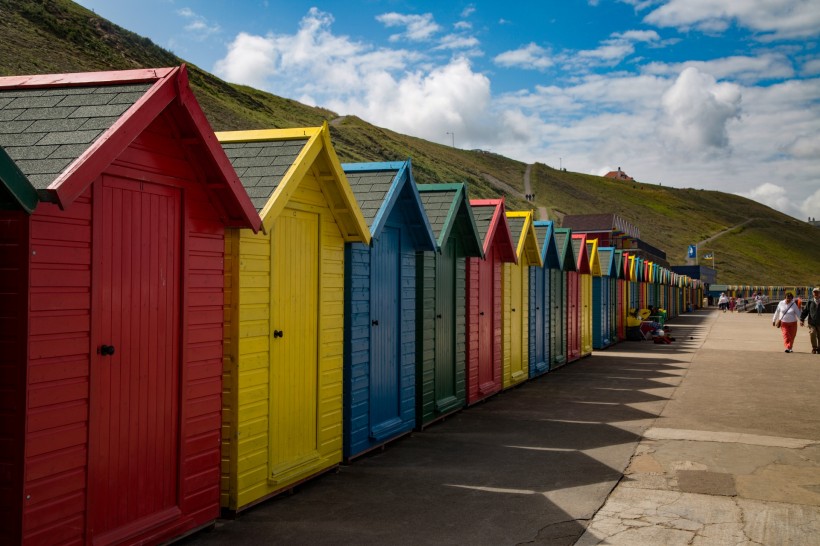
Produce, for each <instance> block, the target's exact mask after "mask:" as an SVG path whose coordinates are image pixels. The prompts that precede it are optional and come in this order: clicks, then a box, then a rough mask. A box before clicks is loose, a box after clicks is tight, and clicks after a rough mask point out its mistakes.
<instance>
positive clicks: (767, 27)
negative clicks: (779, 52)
mask: <svg viewBox="0 0 820 546" xmlns="http://www.w3.org/2000/svg"><path fill="white" fill-rule="evenodd" d="M630 3H632V4H636V2H630ZM638 7H639V9H640V8H643V7H647V5H646V3H643V4H642V5H640V6H638ZM644 21H645V22H647V23H649V24H653V25H657V26H660V27H675V28H678V29H681V30H688V29H690V28H695V29H698V30H701V31H705V32H721V31H723V30H726V29H727V28H729V26H730V25H732V24H733V23H736V24H738V25H739V26H742V27H745V28H748V29H750V30H752V31H755V32H758V33H760V37H761V38H763V39H783V38H807V37H812V36H818V35H820V9H818V5H817V1H816V0H735V1H726V0H669V1H668V2H664V3H663V4H662V5H660V6H659V7H657V8H656V9H653V10H652V11H651V12H650V13H649V14H648V15H647V16H646V17H645V18H644Z"/></svg>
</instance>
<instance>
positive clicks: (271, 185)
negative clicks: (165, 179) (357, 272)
mask: <svg viewBox="0 0 820 546" xmlns="http://www.w3.org/2000/svg"><path fill="white" fill-rule="evenodd" d="M216 137H217V138H218V139H219V142H220V143H221V144H222V148H223V149H224V150H225V153H226V154H227V156H228V157H229V158H230V161H231V164H232V165H233V167H234V169H236V173H237V174H238V175H239V178H240V180H242V185H243V186H245V190H246V191H247V192H248V195H249V196H250V197H251V200H252V201H253V204H254V206H255V207H256V210H257V212H258V214H259V216H260V217H261V218H262V225H263V228H264V229H265V230H266V231H269V230H270V229H271V227H272V226H273V223H274V222H275V221H276V218H277V217H278V216H279V214H280V213H281V212H282V211H283V210H284V208H285V206H286V205H287V204H288V202H289V201H290V198H291V197H292V196H293V194H294V193H295V192H296V190H297V189H298V187H299V184H300V183H301V182H302V180H304V178H305V176H307V175H308V174H312V175H314V176H315V177H316V180H317V181H318V183H319V185H320V186H321V188H322V193H323V194H324V196H325V199H326V200H327V203H328V206H329V207H330V211H331V213H332V214H333V217H334V219H335V220H336V222H337V224H338V225H339V229H340V230H341V232H342V236H343V237H344V240H345V241H348V242H354V241H355V242H364V243H366V244H370V230H369V229H368V228H367V223H366V222H365V220H364V216H362V211H361V209H360V208H359V205H358V203H357V202H356V198H355V197H354V196H353V190H351V189H350V184H348V182H347V177H346V176H345V173H344V171H342V165H341V164H340V163H339V158H338V157H337V156H336V151H335V150H334V149H333V145H332V144H331V143H330V129H329V128H328V126H327V123H324V124H323V125H322V126H321V127H307V128H300V129H263V130H256V131H229V132H220V133H216Z"/></svg>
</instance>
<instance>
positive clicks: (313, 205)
mask: <svg viewBox="0 0 820 546" xmlns="http://www.w3.org/2000/svg"><path fill="white" fill-rule="evenodd" d="M324 129H326V127H325V128H324ZM324 129H323V130H324ZM294 131H295V132H294ZM299 131H302V130H298V131H296V130H293V131H285V132H283V133H282V134H284V135H285V136H286V137H287V136H288V135H297V136H301V134H297V133H299ZM277 133H279V131H277ZM243 136H244V137H246V139H251V138H259V139H262V140H264V139H266V138H270V137H271V133H270V132H261V133H259V134H258V135H249V134H247V133H245V134H243ZM319 136H321V131H320V135H319ZM316 143H317V144H316V147H315V149H314V152H313V153H311V154H308V155H304V154H303V155H300V159H299V160H297V163H298V162H299V161H302V160H305V161H306V162H307V163H306V164H305V165H303V166H301V168H299V169H293V168H291V169H290V170H289V171H288V172H289V173H290V174H291V175H292V176H297V177H298V180H287V181H283V182H282V183H281V184H280V188H281V187H282V186H287V192H279V194H278V195H277V194H276V193H274V196H273V197H272V198H271V201H269V203H268V206H266V207H265V208H264V209H263V212H264V211H267V212H268V214H269V215H271V214H274V213H275V214H274V215H275V218H273V219H272V220H270V218H268V217H265V218H263V220H265V225H266V229H265V231H264V233H258V234H254V233H253V232H252V231H250V230H244V229H243V230H233V231H232V232H230V234H229V237H228V238H227V239H228V241H227V242H226V247H225V249H226V256H225V272H226V281H225V284H226V312H225V326H226V328H225V350H224V380H225V382H224V388H225V392H224V395H225V396H223V411H224V415H225V416H226V419H225V420H224V422H223V446H222V472H223V475H222V480H221V484H222V491H221V501H222V506H224V507H226V508H228V509H231V510H241V509H242V508H244V507H247V506H248V505H250V504H253V503H255V502H257V501H258V500H260V499H263V498H265V497H267V496H270V495H272V494H275V493H276V492H278V491H281V490H283V489H288V488H290V487H292V486H293V484H295V483H297V482H300V481H302V480H304V479H307V478H309V477H311V476H313V475H315V474H317V473H319V472H322V471H323V470H326V469H328V468H331V467H332V466H334V465H336V464H338V463H339V462H341V459H342V373H343V336H344V244H345V237H359V239H358V240H360V241H362V242H366V240H365V238H364V237H361V236H359V235H357V234H356V229H357V228H356V227H355V225H356V223H357V217H361V211H360V210H359V208H358V204H357V203H356V202H355V200H353V201H351V202H350V204H351V205H352V208H351V210H349V211H347V212H344V211H342V210H341V209H343V208H344V207H345V206H348V205H347V204H346V203H347V201H346V200H345V199H346V198H345V197H344V195H343V194H344V193H345V192H344V191H343V190H342V189H337V190H334V189H329V187H330V186H337V187H339V188H345V187H346V188H347V190H346V191H347V192H350V189H349V186H348V184H347V179H346V178H341V179H336V180H335V181H333V182H332V183H331V180H330V179H331V178H333V177H335V176H336V174H337V173H341V172H342V171H341V167H340V166H338V168H336V167H335V166H333V165H330V162H331V159H333V158H335V153H334V154H333V155H330V154H329V153H327V151H326V150H324V147H326V146H327V145H328V143H329V141H328V140H325V139H324V137H321V138H317V139H316ZM335 161H336V163H338V159H335ZM342 174H343V173H342ZM277 191H278V190H277ZM283 196H286V199H285V201H286V202H284V203H283V204H282V205H281V206H280V205H279V204H272V203H271V202H272V201H274V200H276V199H282V198H283ZM350 196H351V198H352V192H350ZM334 207H335V208H336V210H335V211H334V210H332V209H333V208H334ZM340 217H344V218H346V220H345V221H346V222H347V227H345V228H342V227H341V226H340V222H339V220H338V219H339V218H340ZM362 225H363V226H364V220H363V218H362ZM351 226H353V227H351ZM362 233H363V234H365V233H367V239H368V240H369V233H368V232H367V228H366V226H365V227H364V231H363V232H362ZM351 234H352V235H351ZM274 330H280V331H282V332H283V336H282V337H281V338H276V339H274V338H273V332H274Z"/></svg>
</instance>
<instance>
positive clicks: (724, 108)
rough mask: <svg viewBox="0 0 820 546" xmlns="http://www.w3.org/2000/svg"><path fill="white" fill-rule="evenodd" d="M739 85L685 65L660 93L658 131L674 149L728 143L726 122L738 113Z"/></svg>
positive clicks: (695, 149)
mask: <svg viewBox="0 0 820 546" xmlns="http://www.w3.org/2000/svg"><path fill="white" fill-rule="evenodd" d="M740 102H741V92H740V88H739V87H738V86H736V85H733V84H726V83H724V84H719V83H717V82H716V81H715V78H714V77H712V76H711V75H709V74H704V73H703V72H700V71H698V70H697V69H696V68H686V69H684V71H683V72H681V74H680V76H678V79H677V80H676V81H675V83H674V84H673V85H672V87H670V88H669V90H668V91H666V93H664V95H663V99H662V104H663V110H664V118H665V124H664V126H663V127H661V134H662V135H663V136H664V137H665V138H666V140H667V142H668V143H669V144H670V145H671V146H672V147H673V148H675V149H679V150H681V151H684V152H689V153H695V154H702V153H709V152H714V151H719V150H725V149H726V148H728V146H729V136H728V130H727V125H728V123H729V122H730V121H731V120H733V119H737V118H739V117H740Z"/></svg>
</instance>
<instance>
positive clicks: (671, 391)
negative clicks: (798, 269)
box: [184, 311, 820, 546]
mask: <svg viewBox="0 0 820 546" xmlns="http://www.w3.org/2000/svg"><path fill="white" fill-rule="evenodd" d="M670 327H671V328H672V330H673V331H672V335H673V336H674V337H675V338H676V342H675V343H673V344H672V345H655V344H652V343H649V342H622V343H620V344H618V345H616V346H614V347H611V348H610V349H607V350H605V351H599V352H595V353H594V354H593V356H591V357H588V358H585V359H583V360H581V361H579V362H574V363H572V364H569V365H567V366H565V367H563V368H561V369H559V370H557V371H555V372H551V373H550V374H548V375H546V376H543V377H540V378H538V379H535V380H532V381H529V382H527V383H525V384H524V385H522V386H521V387H518V388H515V389H512V390H509V391H505V392H503V393H501V394H499V395H497V396H495V397H494V398H492V399H490V400H489V401H487V402H484V403H480V404H478V405H476V406H474V407H471V408H467V409H465V410H464V411H461V412H460V413H457V414H455V415H454V416H452V417H450V418H448V419H447V420H445V421H443V422H441V423H438V424H436V425H434V426H431V427H429V428H428V429H426V430H425V431H424V432H420V433H414V434H413V435H411V436H408V437H405V438H403V439H401V440H399V441H397V442H394V443H393V444H391V445H389V446H388V447H387V449H386V450H384V451H382V452H377V453H374V454H372V455H369V456H366V457H364V458H362V459H359V460H356V461H354V462H353V463H351V464H349V465H343V466H341V467H340V468H339V470H338V471H336V472H331V473H328V474H325V475H324V476H321V477H319V478H318V479H316V480H313V481H311V482H309V483H306V484H304V485H302V486H300V487H299V488H297V490H296V491H295V492H294V494H292V495H282V496H280V497H277V498H275V499H272V500H270V501H268V502H265V503H262V504H260V505H258V506H256V507H254V508H252V509H250V510H248V511H246V512H244V513H242V514H241V515H240V516H239V517H238V518H237V519H235V520H220V521H219V522H218V523H217V525H216V528H215V529H213V530H211V531H208V532H202V533H198V534H196V535H194V536H192V537H189V538H188V539H186V540H185V541H184V542H185V543H186V544H195V545H200V544H201V545H222V544H231V545H237V544H254V545H256V544H289V545H300V544H305V545H307V544H311V545H314V544H339V545H342V544H357V545H358V544H380V545H394V544H395V545H420V544H452V545H462V544H464V545H483V544H487V545H507V544H509V545H514V544H556V545H559V544H560V545H571V544H580V545H584V546H587V545H594V544H623V545H643V544H647V545H655V544H657V545H664V546H666V545H674V544H694V545H710V544H714V545H726V544H732V545H735V544H738V545H740V544H765V545H792V546H796V545H820V356H819V355H812V354H810V352H811V347H810V345H809V341H808V333H807V331H806V329H805V328H801V329H800V330H799V331H798V338H797V342H796V344H795V352H794V353H792V354H786V353H784V352H783V348H782V346H781V343H780V333H779V330H776V329H775V328H773V327H772V326H771V316H770V315H765V316H764V317H758V316H757V315H755V314H736V313H735V314H730V313H726V314H723V313H719V312H717V311H697V312H695V313H689V314H686V315H684V316H681V317H678V318H677V319H675V320H674V321H673V322H671V323H670Z"/></svg>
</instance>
